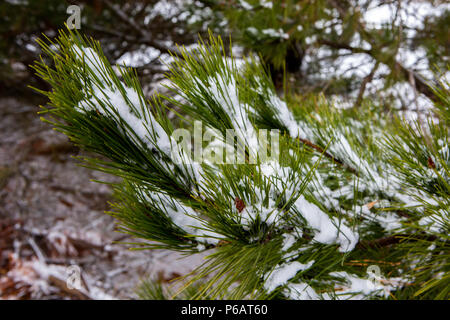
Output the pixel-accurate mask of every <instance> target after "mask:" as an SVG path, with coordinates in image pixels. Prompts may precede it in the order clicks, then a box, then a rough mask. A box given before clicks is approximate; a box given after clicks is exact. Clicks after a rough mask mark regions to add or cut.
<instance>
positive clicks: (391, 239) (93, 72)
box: [34, 31, 450, 299]
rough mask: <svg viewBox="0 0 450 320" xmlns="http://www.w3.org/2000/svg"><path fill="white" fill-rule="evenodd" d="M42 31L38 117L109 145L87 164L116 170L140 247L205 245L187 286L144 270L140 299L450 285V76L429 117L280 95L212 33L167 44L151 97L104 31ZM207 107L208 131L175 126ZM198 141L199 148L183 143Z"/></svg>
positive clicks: (320, 294)
mask: <svg viewBox="0 0 450 320" xmlns="http://www.w3.org/2000/svg"><path fill="white" fill-rule="evenodd" d="M39 44H40V45H41V47H42V49H43V51H44V53H45V55H46V56H47V57H50V58H51V59H52V63H51V64H50V63H47V62H46V61H45V60H43V59H42V60H41V61H40V62H37V63H36V64H35V65H34V69H35V71H36V73H37V74H38V75H39V77H41V78H42V79H43V80H45V81H46V82H48V83H49V85H50V86H51V88H52V89H51V90H50V91H41V93H42V94H44V95H46V96H47V97H48V99H49V106H48V107H43V113H44V114H47V115H48V117H49V118H46V119H47V120H45V121H49V122H50V123H51V124H52V125H54V126H55V128H56V129H57V130H59V131H61V132H63V133H64V134H66V135H67V136H68V137H69V138H70V139H71V140H72V141H73V143H74V144H76V145H77V146H80V147H82V148H84V149H85V150H88V151H92V152H94V153H97V154H99V155H102V156H104V157H106V158H108V159H109V160H108V161H105V160H102V159H100V158H89V159H85V158H83V159H80V160H81V161H83V163H84V165H86V166H88V167H90V168H92V169H95V170H101V171H104V172H108V173H111V174H114V175H117V176H120V177H122V178H123V181H122V182H121V183H117V184H113V185H112V186H113V188H114V190H115V194H116V199H117V203H116V204H115V206H114V210H113V212H111V214H112V215H113V216H114V217H115V218H117V221H118V224H119V227H120V230H121V231H122V232H125V233H129V234H131V235H133V236H135V237H137V238H140V239H144V240H146V243H145V245H142V244H138V243H137V244H135V245H136V246H137V247H138V248H140V249H157V248H165V249H170V250H177V251H180V252H184V253H186V254H193V253H196V252H202V251H205V250H207V251H208V252H209V255H208V256H207V257H206V259H205V262H204V264H203V265H202V266H200V267H199V268H198V269H197V270H195V271H194V272H193V273H192V274H191V275H189V276H188V277H186V278H185V279H183V280H184V282H183V283H184V286H183V288H182V290H181V291H180V290H178V291H174V292H169V293H168V292H165V289H163V288H161V287H159V286H158V285H155V284H151V283H150V284H149V283H147V284H145V285H144V286H143V287H142V290H141V292H140V293H141V296H142V297H146V298H170V297H181V298H186V297H188V298H193V299H219V298H220V299H221V298H227V299H244V298H250V299H267V298H276V299H335V298H337V299H347V298H365V299H372V298H373V299H379V298H393V299H405V298H424V299H429V298H438V299H448V297H449V289H448V288H449V287H450V282H449V281H450V279H449V276H448V275H449V263H448V256H449V252H450V251H449V239H448V237H449V236H448V234H449V214H450V197H449V194H450V174H449V167H450V151H449V146H448V145H449V139H448V135H449V130H448V108H449V104H448V101H449V100H448V85H447V86H440V87H439V88H437V89H436V90H438V91H437V92H439V94H438V97H439V99H438V100H437V101H436V102H435V104H436V108H437V110H440V112H441V113H440V114H441V115H442V117H440V118H439V119H436V118H430V119H428V123H422V124H421V123H420V122H415V123H410V122H406V121H404V120H402V119H399V118H397V117H395V116H389V115H386V114H384V113H381V112H380V111H379V109H378V107H377V106H376V105H375V104H368V105H367V106H366V108H364V109H361V110H357V109H350V110H342V109H339V108H336V107H335V106H334V105H333V104H331V103H330V102H329V101H328V100H327V99H325V98H324V97H323V96H308V97H299V96H296V95H294V94H292V95H286V96H285V97H284V100H282V99H281V98H280V97H279V96H278V94H277V92H276V89H275V87H274V84H273V82H272V80H271V78H270V76H269V75H268V72H267V70H266V69H265V68H264V67H263V66H262V65H261V64H260V63H259V62H258V61H257V60H256V59H252V58H247V59H245V60H244V62H243V63H242V64H239V65H238V64H237V63H236V60H235V59H233V58H232V57H231V58H227V57H226V56H225V52H226V51H227V50H225V48H224V46H223V43H222V41H221V39H220V38H216V37H214V36H213V35H210V38H209V40H208V41H206V42H202V41H201V42H200V43H199V45H198V47H196V48H195V49H190V50H188V49H185V48H180V49H179V51H180V54H179V55H174V60H175V62H174V63H173V64H171V65H170V66H169V68H170V71H169V72H168V73H167V77H168V79H169V80H170V85H169V88H170V89H171V90H172V91H173V92H174V93H175V94H176V97H175V98H173V97H168V96H164V95H159V94H157V95H155V96H154V97H153V98H152V99H151V100H147V99H146V98H145V97H144V94H143V92H142V89H141V86H140V84H139V81H138V79H137V75H136V73H135V71H133V70H132V69H129V68H126V67H123V66H111V65H110V63H109V62H108V61H107V59H106V58H105V55H104V54H103V52H102V49H101V47H100V45H99V43H98V42H96V41H94V40H91V39H87V38H85V37H83V36H81V35H80V34H78V33H76V32H72V31H68V32H63V31H61V32H60V33H59V37H58V38H57V40H56V41H54V42H53V41H51V40H49V39H45V40H40V41H39ZM230 50H231V49H230ZM169 106H170V107H169ZM288 106H289V108H288ZM167 108H170V109H171V110H172V111H174V112H175V113H176V114H177V115H178V116H179V117H178V118H179V119H178V120H177V121H176V123H175V122H174V121H171V120H169V118H168V117H167V112H166V111H167V110H166V109H167ZM198 120H200V121H201V126H202V127H201V129H202V130H203V132H212V133H211V135H212V136H215V137H216V138H215V139H206V141H203V142H202V143H201V146H198V145H197V146H195V143H196V142H195V141H194V146H192V143H191V141H190V138H189V139H187V138H186V137H183V140H182V141H181V142H180V140H178V139H175V138H174V136H173V134H174V133H175V132H176V131H175V127H174V125H175V124H176V125H177V126H179V127H183V128H186V129H187V130H186V131H184V132H188V133H189V132H190V133H194V132H193V131H194V130H195V121H198ZM229 129H233V130H234V132H235V133H236V137H235V138H234V139H233V140H231V141H230V140H227V139H224V138H223V139H221V138H220V137H221V136H222V137H224V136H225V134H226V132H227V130H229ZM259 129H272V130H278V132H279V133H280V136H279V150H280V153H279V158H277V157H269V158H264V157H261V156H260V153H259V151H261V149H264V150H263V151H268V149H269V144H267V143H261V140H258V139H256V137H257V132H258V130H259ZM213 133H214V134H213ZM218 133H221V134H218ZM271 141H272V140H271ZM272 142H273V141H272ZM183 143H185V144H186V145H188V146H189V147H190V148H187V149H186V148H182V145H183ZM199 147H203V151H204V152H203V156H204V158H203V161H196V160H197V159H195V157H194V156H193V155H192V154H193V153H191V152H187V151H186V150H188V151H189V150H193V151H194V152H195V148H199ZM233 148H236V149H238V150H240V151H242V153H241V154H243V155H244V156H243V158H242V159H241V160H242V161H241V163H234V164H229V163H228V164H227V163H225V162H226V161H225V160H227V158H226V157H227V156H228V154H223V153H221V151H220V150H228V149H233ZM268 154H270V155H271V156H274V154H272V153H271V152H268ZM208 155H209V156H208ZM214 159H215V160H219V161H213V160H214ZM373 266H375V269H377V268H379V270H380V271H381V273H380V274H375V275H374V274H368V271H369V272H370V271H371V270H373V269H374V267H373Z"/></svg>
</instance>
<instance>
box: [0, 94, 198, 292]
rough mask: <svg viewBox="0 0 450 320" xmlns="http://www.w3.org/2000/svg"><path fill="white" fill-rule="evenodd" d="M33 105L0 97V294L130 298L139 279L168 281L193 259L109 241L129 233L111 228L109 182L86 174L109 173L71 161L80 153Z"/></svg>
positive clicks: (99, 175)
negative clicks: (77, 281) (75, 285)
mask: <svg viewBox="0 0 450 320" xmlns="http://www.w3.org/2000/svg"><path fill="white" fill-rule="evenodd" d="M38 111H39V108H38V107H37V106H35V105H34V104H30V103H23V102H21V101H19V100H17V99H15V98H0V298H1V299H109V298H111V299H133V298H136V297H137V295H136V288H137V287H138V285H139V283H140V282H141V281H142V280H143V279H153V280H155V281H160V282H163V283H169V282H170V281H171V280H172V279H174V278H176V277H178V276H181V275H185V274H187V273H188V272H190V271H191V270H192V269H193V268H194V267H195V266H196V265H198V264H199V263H200V262H201V260H202V259H201V256H198V255H197V256H190V257H183V256H182V255H180V254H177V253H174V252H169V251H164V250H138V251H131V250H129V249H130V248H131V246H130V245H126V244H122V243H119V244H118V243H115V241H119V242H137V241H136V239H132V238H131V237H128V236H127V235H124V234H122V233H118V232H116V231H115V228H116V224H115V222H114V219H113V218H112V217H110V216H109V215H107V214H105V213H104V212H105V211H108V210H109V209H110V205H109V201H111V200H112V199H111V188H110V187H109V186H108V185H106V184H100V183H97V182H93V181H91V180H101V181H106V182H113V181H117V178H115V177H112V176H109V175H107V174H104V173H100V172H96V171H92V170H90V169H87V168H84V167H81V166H79V161H78V160H76V159H74V156H83V155H85V154H83V153H82V152H81V151H80V150H79V149H78V148H76V147H74V146H73V145H72V144H71V143H70V142H69V141H68V139H67V138H66V137H65V136H64V135H63V134H61V133H59V132H57V131H55V130H52V127H51V126H50V125H49V124H46V123H44V122H42V121H41V120H40V116H39V115H38V114H37V112H38ZM73 266H75V267H73ZM78 271H80V275H81V277H80V279H81V284H82V286H81V288H79V289H69V287H71V286H70V284H69V287H68V280H69V282H70V281H71V280H73V279H74V278H73V276H74V275H75V276H76V273H77V272H78Z"/></svg>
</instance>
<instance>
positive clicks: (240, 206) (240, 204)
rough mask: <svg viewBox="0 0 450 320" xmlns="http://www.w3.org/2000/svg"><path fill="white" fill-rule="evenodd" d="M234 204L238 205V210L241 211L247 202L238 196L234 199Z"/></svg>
mask: <svg viewBox="0 0 450 320" xmlns="http://www.w3.org/2000/svg"><path fill="white" fill-rule="evenodd" d="M234 204H235V205H236V209H237V210H238V212H239V213H241V212H242V210H244V209H245V203H244V201H242V200H241V199H239V198H238V197H236V199H234Z"/></svg>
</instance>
